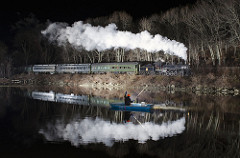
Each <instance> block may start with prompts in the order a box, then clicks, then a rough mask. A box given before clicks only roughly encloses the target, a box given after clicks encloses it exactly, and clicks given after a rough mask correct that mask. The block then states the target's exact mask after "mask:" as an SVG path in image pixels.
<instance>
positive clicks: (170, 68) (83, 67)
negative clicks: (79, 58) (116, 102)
mask: <svg viewBox="0 0 240 158" xmlns="http://www.w3.org/2000/svg"><path fill="white" fill-rule="evenodd" d="M24 71H25V72H33V73H36V74H38V73H50V74H56V73H81V74H101V73H109V72H110V73H117V74H118V73H128V74H136V75H167V76H177V75H180V76H188V75H190V74H191V70H190V67H189V66H188V65H185V64H168V63H163V62H160V61H159V62H153V63H146V62H121V63H94V64H48V65H47V64H45V65H30V66H27V67H24Z"/></svg>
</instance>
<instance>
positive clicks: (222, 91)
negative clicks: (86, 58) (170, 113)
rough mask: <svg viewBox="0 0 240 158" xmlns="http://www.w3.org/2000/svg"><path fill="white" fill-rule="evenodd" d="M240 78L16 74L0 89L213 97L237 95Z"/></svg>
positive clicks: (4, 79)
mask: <svg viewBox="0 0 240 158" xmlns="http://www.w3.org/2000/svg"><path fill="white" fill-rule="evenodd" d="M239 83H240V79H239V77H238V76H236V75H235V76H224V75H222V76H218V77H216V76H215V75H213V74H212V73H208V74H207V75H193V76H188V77H181V76H158V75H148V76H145V75H130V74H111V73H108V74H95V75H92V74H53V75H50V74H38V75H35V74H19V75H15V76H12V77H11V78H9V79H7V78H1V79H0V85H1V86H2V87H3V86H17V85H22V86H29V85H31V86H34V85H35V86H39V85H46V86H69V87H86V88H87V87H91V88H93V89H95V90H98V89H109V90H112V89H124V90H127V89H130V88H134V89H143V88H146V89H148V90H151V91H168V92H169V93H175V92H186V93H196V94H212V95H239V93H240V91H239V90H240V84H239Z"/></svg>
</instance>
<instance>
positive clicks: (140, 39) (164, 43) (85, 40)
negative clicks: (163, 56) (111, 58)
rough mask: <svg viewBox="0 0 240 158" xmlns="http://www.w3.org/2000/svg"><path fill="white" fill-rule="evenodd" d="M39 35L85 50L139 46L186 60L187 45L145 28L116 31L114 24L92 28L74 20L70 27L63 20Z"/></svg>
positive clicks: (127, 48) (133, 47)
mask: <svg viewBox="0 0 240 158" xmlns="http://www.w3.org/2000/svg"><path fill="white" fill-rule="evenodd" d="M42 34H43V35H46V36H48V37H49V40H51V41H57V42H58V44H60V45H64V44H66V43H70V44H71V45H73V46H74V47H75V48H81V49H82V48H83V49H86V50H88V51H91V50H98V51H104V50H108V49H117V48H124V49H126V50H129V49H132V50H133V49H136V48H139V49H142V50H146V51H148V52H152V53H154V52H159V51H164V52H165V53H168V54H171V55H176V56H179V57H181V58H182V59H184V60H186V59H187V54H186V51H187V48H186V47H185V46H184V44H182V43H179V42H177V41H175V40H170V39H168V38H166V37H163V36H161V35H159V34H157V35H155V36H153V35H151V34H150V33H149V32H148V31H143V32H140V33H136V34H134V33H132V32H129V31H119V30H117V27H116V25H115V24H109V25H107V26H106V27H101V26H96V27H95V26H92V25H90V24H83V22H82V21H78V22H75V23H74V24H73V25H72V26H71V27H70V26H67V24H66V23H52V24H50V25H49V26H48V28H47V29H46V30H44V31H42Z"/></svg>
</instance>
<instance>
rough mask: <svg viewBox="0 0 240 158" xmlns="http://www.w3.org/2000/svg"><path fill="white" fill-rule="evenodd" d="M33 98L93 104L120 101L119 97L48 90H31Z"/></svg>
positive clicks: (99, 104)
mask: <svg viewBox="0 0 240 158" xmlns="http://www.w3.org/2000/svg"><path fill="white" fill-rule="evenodd" d="M29 96H30V97H31V98H33V99H37V100H42V101H51V102H60V103H68V104H78V105H93V106H107V107H109V103H110V102H121V100H119V99H105V98H101V97H95V96H90V95H75V94H63V93H55V92H53V91H50V92H38V91H33V92H31V93H30V94H29Z"/></svg>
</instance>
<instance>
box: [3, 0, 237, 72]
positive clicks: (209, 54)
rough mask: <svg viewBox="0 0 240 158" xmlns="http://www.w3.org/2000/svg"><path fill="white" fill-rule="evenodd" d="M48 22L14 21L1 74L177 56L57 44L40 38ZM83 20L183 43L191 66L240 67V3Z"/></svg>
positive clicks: (220, 0)
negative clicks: (20, 69)
mask: <svg viewBox="0 0 240 158" xmlns="http://www.w3.org/2000/svg"><path fill="white" fill-rule="evenodd" d="M49 23H50V22H49V21H47V22H44V23H41V22H40V21H39V20H38V19H37V18H36V17H35V16H34V15H30V16H28V17H26V18H24V19H20V20H19V21H18V22H16V23H15V24H14V25H13V26H12V29H11V41H10V42H9V41H8V42H7V43H6V42H5V41H4V42H3V41H2V42H1V41H0V65H1V67H0V76H1V77H2V76H9V75H11V68H12V67H16V66H24V65H29V64H40V63H41V64H51V63H94V62H123V61H154V60H158V59H160V58H163V59H164V60H167V61H170V62H173V61H176V62H178V61H179V60H180V59H178V57H176V56H171V55H167V54H165V55H164V52H158V53H154V54H153V53H151V52H146V51H145V50H140V49H135V50H128V51H126V50H124V49H117V50H106V51H103V52H98V51H91V52H88V51H85V50H81V51H79V50H77V49H75V48H73V47H72V46H71V45H67V46H64V47H59V46H58V45H57V44H55V43H50V42H49V41H48V40H47V39H46V38H45V37H43V36H42V34H41V31H42V30H44V29H46V27H47V26H48V24H49ZM84 23H90V24H92V25H94V26H98V25H100V26H106V25H108V24H110V23H115V24H116V25H117V27H118V29H119V30H122V31H131V32H133V33H138V32H141V31H143V30H147V31H148V32H150V33H151V34H152V35H155V34H160V35H162V36H166V37H167V38H169V39H172V40H176V41H179V42H182V43H184V44H185V46H186V47H187V48H188V51H187V54H188V59H187V63H188V64H190V65H192V67H199V66H202V67H209V66H214V67H216V66H239V63H240V59H239V57H240V1H239V0H199V1H197V2H196V4H194V5H187V6H181V7H178V8H173V9H170V10H168V11H166V12H164V13H159V14H153V15H151V16H150V17H142V18H140V19H133V17H132V16H131V15H129V14H128V13H127V12H125V11H116V12H114V13H112V14H111V15H109V16H104V17H96V18H88V19H86V20H85V21H84Z"/></svg>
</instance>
